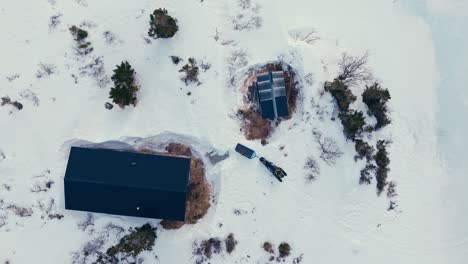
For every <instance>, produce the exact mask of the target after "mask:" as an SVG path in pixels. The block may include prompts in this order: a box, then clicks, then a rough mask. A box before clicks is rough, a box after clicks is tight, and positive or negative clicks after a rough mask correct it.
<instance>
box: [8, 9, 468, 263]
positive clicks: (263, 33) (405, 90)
mask: <svg viewBox="0 0 468 264" xmlns="http://www.w3.org/2000/svg"><path fill="white" fill-rule="evenodd" d="M462 1H463V0H450V1H441V0H427V2H422V1H421V2H418V5H415V7H411V8H409V7H407V6H406V4H402V3H400V2H401V1H391V0H387V1H383V0H378V1H376V0H362V1H339V0H295V1H289V2H287V1H286V2H285V1H278V0H276V1H266V0H261V1H258V2H257V1H253V3H255V4H258V5H259V7H258V8H254V7H250V8H246V9H242V8H241V7H240V6H239V4H238V1H236V0H230V1H227V0H217V1H215V0H204V1H202V2H200V1H197V0H178V1H169V0H162V1H158V2H154V1H143V0H139V1H129V0H123V1H119V2H118V3H116V1H110V0H101V1H88V0H48V1H45V0H42V1H26V0H17V1H1V2H0V29H1V30H0V32H1V35H2V41H1V42H0V57H1V58H2V62H1V63H0V75H1V76H0V97H2V96H9V97H10V98H11V99H12V100H18V101H20V102H21V103H22V104H23V106H24V108H23V109H22V110H20V111H18V110H15V109H14V108H13V107H11V106H3V107H0V124H1V129H0V151H1V152H0V208H1V210H0V226H1V227H0V261H3V262H5V261H10V263H13V264H16V263H71V262H72V253H73V252H76V251H79V250H80V249H81V247H82V246H83V244H84V243H85V242H86V241H89V240H90V239H92V238H94V237H96V236H97V234H100V232H101V231H102V229H103V227H104V226H105V225H107V224H108V223H114V224H116V225H119V226H122V227H124V228H128V227H132V226H139V225H142V224H143V223H146V222H150V223H152V224H154V225H157V224H158V222H159V221H157V220H149V219H138V218H131V217H120V216H110V215H103V214H94V217H95V223H94V226H93V227H90V228H87V229H86V230H85V231H82V230H80V229H79V228H78V223H80V222H81V221H83V220H84V219H86V217H87V214H86V213H83V212H74V211H65V210H64V201H63V176H64V171H65V166H66V162H67V160H66V157H67V155H68V148H69V145H70V142H71V141H73V140H87V141H91V142H103V141H108V140H119V139H124V138H127V137H151V136H155V135H159V134H161V133H163V132H172V133H177V134H181V135H187V136H189V137H190V138H192V139H194V140H195V141H197V142H203V144H201V146H205V145H206V146H208V145H209V146H213V147H214V148H216V149H218V150H220V151H230V152H231V153H230V157H229V158H228V159H226V160H224V161H223V162H220V163H218V164H216V165H214V166H213V167H212V168H210V173H209V174H208V177H209V180H210V181H212V182H215V183H216V184H215V186H214V187H215V192H216V193H217V196H216V199H215V201H214V203H213V205H212V207H211V209H210V211H209V213H208V215H207V216H205V218H203V219H202V220H201V221H200V222H199V223H198V224H196V225H193V226H184V227H183V228H181V229H179V230H176V231H166V230H162V229H160V230H159V231H158V238H157V240H156V244H155V246H154V248H153V251H152V252H145V253H143V254H142V256H141V257H142V258H143V259H144V263H193V262H194V258H193V256H192V245H193V242H194V241H197V240H200V239H206V238H209V237H213V236H220V237H224V236H226V235H227V234H228V233H230V232H232V233H234V235H235V237H236V239H237V240H238V241H239V244H238V246H237V248H236V249H235V251H234V252H233V253H232V254H229V255H228V254H224V255H219V256H214V258H213V260H212V263H268V257H269V256H268V254H267V253H266V252H264V251H263V249H262V248H261V245H262V244H263V242H264V241H271V242H273V243H275V244H276V245H277V244H279V243H280V242H283V241H286V242H288V243H290V244H291V247H292V251H291V254H292V255H291V256H290V257H289V258H287V259H286V262H288V263H291V262H292V261H293V258H294V257H298V256H300V255H301V254H303V263H343V262H347V263H450V264H452V263H454V264H455V263H467V262H468V227H466V222H468V217H467V214H466V211H467V209H468V203H467V201H466V199H465V198H464V196H463V195H464V192H463V190H464V188H463V187H464V184H465V183H467V180H466V179H465V178H464V176H465V175H466V172H467V171H468V170H467V167H466V165H465V164H464V163H463V162H459V161H460V160H461V161H463V160H465V151H464V149H463V148H462V147H461V146H467V142H466V140H465V139H464V138H463V134H464V132H463V131H465V132H466V131H467V126H466V122H465V121H467V120H466V116H467V114H468V108H467V100H468V99H467V98H468V97H467V96H468V94H467V91H466V85H465V83H466V78H465V79H462V78H464V77H466V70H467V68H466V63H463V62H462V60H461V59H460V60H458V65H459V66H458V67H456V68H455V67H454V66H453V67H454V68H455V69H453V70H454V71H455V70H456V71H457V73H456V74H454V75H451V74H449V71H451V69H452V68H450V67H448V65H450V61H448V60H445V58H449V57H450V58H454V60H455V58H456V57H457V56H456V55H459V57H460V58H466V54H467V51H466V45H467V44H468V40H467V39H466V37H465V38H463V37H461V35H462V34H461V33H460V32H463V31H462V30H464V29H465V28H466V26H465V27H464V26H463V25H467V24H466V22H467V20H466V17H467V15H468V13H467V11H466V9H464V8H463V7H466V4H465V3H463V2H462ZM159 7H163V8H166V9H168V10H169V13H170V14H172V15H174V16H175V17H176V18H177V19H178V21H179V27H180V30H179V32H178V33H177V34H176V35H175V36H174V37H173V38H171V39H166V40H163V39H158V40H151V43H148V42H147V40H145V38H147V30H148V27H149V25H148V20H149V14H150V13H151V12H152V11H153V10H154V9H156V8H159ZM426 8H427V10H426ZM426 11H427V12H428V13H425V12H426ZM423 13H424V14H423ZM238 14H244V15H245V16H247V17H255V16H259V17H261V18H262V23H261V26H260V27H259V28H252V29H250V30H242V31H238V30H234V29H233V25H232V17H234V16H236V15H238ZM52 16H57V18H56V21H60V23H58V24H57V25H56V26H55V27H54V26H50V17H52ZM434 21H441V22H440V23H436V22H434ZM82 23H84V26H83V27H84V28H85V29H86V30H88V31H89V33H90V35H89V39H90V41H91V43H92V46H93V48H94V51H93V52H92V53H91V54H90V55H88V56H86V57H80V56H77V55H75V54H74V50H73V47H74V41H73V39H72V37H71V35H70V32H69V30H68V27H70V26H71V25H80V24H82ZM460 25H461V26H460ZM311 28H314V29H315V30H316V31H317V35H318V36H319V37H320V40H317V41H314V42H312V43H306V42H302V41H296V40H295V39H294V38H292V37H291V34H290V33H291V32H294V31H297V30H300V31H303V30H309V29H311ZM449 28H451V29H455V30H453V31H448V29H449ZM445 29H447V31H445ZM433 30H434V32H433ZM456 30H459V31H456ZM106 31H109V32H111V33H112V34H109V33H107V34H105V32H106ZM216 32H218V34H217V33H216ZM442 32H453V34H450V33H445V34H443V33H442ZM106 36H107V40H106ZM109 36H113V41H110V38H109ZM215 36H218V37H219V38H215ZM434 36H435V37H434ZM451 36H455V37H453V41H444V40H443V39H447V38H449V37H451ZM216 39H217V40H216ZM455 42H456V43H464V46H463V45H455V44H452V45H454V46H451V45H450V43H455ZM223 44H224V45H223ZM451 47H454V48H451ZM445 49H452V50H453V49H460V52H459V53H456V55H454V53H452V52H448V51H445ZM366 50H369V51H370V61H369V66H370V67H371V68H372V70H373V72H374V75H375V76H376V77H377V78H378V79H379V80H381V81H382V82H383V84H384V86H385V87H387V88H389V90H390V93H391V95H392V99H391V100H390V108H391V112H392V113H391V118H392V124H391V125H390V126H388V127H386V128H384V129H382V130H381V131H379V132H378V133H376V134H375V135H374V136H373V138H371V139H370V140H371V141H373V142H375V141H376V140H377V139H391V140H392V142H393V143H392V144H391V145H390V148H389V151H390V160H391V164H390V168H391V171H390V173H389V180H394V181H396V182H397V184H398V186H397V191H398V194H399V196H398V197H397V201H398V204H399V207H398V210H395V211H387V207H388V203H389V200H388V199H387V197H386V196H385V195H382V196H380V197H377V195H376V191H375V186H374V184H373V185H359V184H358V181H359V171H360V169H362V167H363V166H364V163H363V162H357V163H356V162H354V160H353V156H354V145H353V144H352V143H351V142H347V141H346V140H345V138H344V136H343V133H342V131H341V130H342V128H341V124H339V122H337V121H332V120H330V118H331V117H332V116H333V115H336V113H335V112H334V111H333V101H332V98H331V97H330V96H329V95H328V94H325V95H324V96H322V97H321V96H320V95H319V91H320V90H321V88H322V87H323V83H324V82H325V81H327V80H331V79H333V78H334V77H335V76H336V73H337V68H338V66H337V62H338V59H339V57H340V54H341V53H342V52H345V51H346V52H349V53H351V54H361V53H363V52H364V51H366ZM233 52H237V54H244V53H245V54H246V57H245V61H242V60H236V61H234V62H233V61H232V54H233ZM171 55H177V56H179V57H182V58H183V59H184V60H185V61H186V60H187V59H188V58H189V57H194V58H195V59H197V61H199V62H202V61H203V62H206V63H210V64H211V68H210V69H208V70H207V71H206V72H201V74H200V81H201V82H202V84H201V85H200V86H185V84H184V83H183V82H182V81H181V80H180V79H179V76H180V73H179V72H178V70H179V69H180V67H181V65H180V64H179V65H178V66H177V65H174V64H173V63H172V62H171V60H170V58H169V56H171ZM98 56H101V57H102V61H103V63H104V66H105V74H102V75H100V76H98V79H99V80H101V82H100V83H98V82H97V79H96V78H92V77H89V76H86V74H85V75H80V67H83V66H85V65H86V64H88V63H90V62H91V60H92V59H93V57H98ZM278 58H281V59H282V60H284V61H286V62H287V63H289V64H290V65H292V66H293V67H295V69H296V70H297V71H298V73H299V79H302V78H304V77H305V76H306V75H307V74H309V73H311V74H312V77H313V78H312V83H308V82H305V81H302V82H301V100H300V103H299V106H298V109H297V112H296V113H295V115H294V116H293V118H292V119H290V120H288V121H285V122H282V123H281V124H280V126H279V127H278V128H277V129H276V130H275V132H274V133H273V135H272V136H271V138H270V139H269V144H267V145H266V146H262V145H261V144H260V142H259V141H252V142H247V141H246V140H245V139H244V136H243V134H242V133H241V132H240V131H239V121H238V120H237V119H236V118H235V113H236V110H237V109H238V107H239V106H240V105H241V104H242V96H241V94H240V91H239V89H240V83H237V85H236V86H234V87H233V86H231V85H229V79H230V77H231V76H234V77H236V79H235V80H237V81H239V82H240V81H242V73H244V72H245V70H246V69H247V68H248V67H250V66H251V65H255V64H261V63H264V62H266V61H272V60H276V59H278ZM123 60H128V61H129V62H130V64H132V66H133V67H134V68H135V71H136V72H137V79H138V83H139V85H140V91H139V94H138V98H139V101H138V104H137V106H136V107H127V108H126V109H125V110H122V109H120V108H118V107H117V106H116V107H114V109H112V110H111V111H109V110H106V109H105V108H104V103H105V102H107V101H109V99H108V93H109V89H110V87H111V84H110V83H107V84H106V82H105V81H106V80H107V79H106V77H107V78H108V77H110V75H111V74H112V69H113V68H114V67H115V65H116V64H118V63H120V62H121V61H123ZM465 61H466V60H465ZM234 64H235V65H237V66H236V67H234V68H233V67H231V66H232V65H234ZM41 65H45V66H47V65H49V67H48V68H51V69H52V70H53V73H52V74H50V75H48V74H47V73H44V72H41V71H43V70H41V69H43V67H42V66H41ZM41 67H42V68H41ZM460 69H464V73H463V74H462V73H458V71H460V72H461V70H460ZM41 75H42V77H40V76H41ZM444 85H447V86H450V87H454V86H457V87H458V88H452V89H451V90H450V91H452V92H451V93H445V92H444V91H445V89H444ZM189 91H190V92H191V95H187V92H189ZM353 92H355V94H356V95H359V94H360V93H361V92H362V87H357V88H355V89H354V90H353ZM446 94H451V96H447V95H446ZM452 102H453V103H452ZM317 105H318V106H317ZM317 107H321V108H322V110H323V112H324V114H323V117H324V118H323V119H321V118H320V115H319V114H317ZM353 107H354V108H362V107H363V106H362V103H361V101H360V100H357V101H356V103H355V104H354V105H353ZM454 120H458V122H456V121H454ZM460 124H464V125H460ZM314 129H315V130H318V131H321V132H322V133H323V134H324V135H326V136H328V137H331V138H333V139H334V140H335V141H336V142H337V143H338V145H339V147H340V148H341V150H342V151H343V152H344V155H343V156H342V157H341V158H340V159H339V160H338V161H337V162H336V164H335V165H333V166H328V165H326V164H325V163H324V162H322V161H321V160H320V159H318V156H319V153H318V150H317V147H318V146H317V143H316V142H315V141H314V139H313V136H312V131H313V130H314ZM237 142H241V143H244V144H246V145H248V146H250V147H252V148H254V149H256V150H257V151H258V152H259V153H260V154H261V155H264V156H265V157H267V158H269V159H270V160H272V161H274V162H275V163H277V164H279V165H281V166H282V167H283V168H284V169H285V170H286V171H287V172H288V177H287V178H286V179H285V182H284V183H283V184H279V183H278V182H276V180H274V179H273V178H271V177H270V176H269V175H268V173H266V171H265V169H264V167H262V166H261V164H260V163H259V162H258V161H250V160H246V159H245V158H243V157H241V156H239V155H238V154H237V153H235V152H234V151H233V147H234V146H235V144H236V143H237ZM281 146H284V149H283V150H280V147H281ZM202 148H203V147H202ZM1 153H3V155H2V154H1ZM451 153H456V155H455V154H451ZM286 154H287V155H286ZM310 156H314V157H315V158H316V159H317V160H318V161H319V165H320V167H321V174H320V176H319V177H318V178H317V180H316V181H314V182H312V183H306V181H305V179H304V177H305V173H306V172H305V171H304V169H303V166H304V163H305V161H306V159H307V158H308V157H310ZM49 180H51V181H53V182H54V183H53V184H52V187H51V189H50V190H49V191H48V192H39V193H37V192H31V188H34V186H35V184H36V183H43V182H44V181H49ZM51 199H54V201H55V204H53V205H52V206H51V208H50V212H51V213H59V214H63V215H64V218H63V219H61V220H58V219H53V220H49V219H48V218H47V217H46V216H47V214H48V213H49V212H46V211H47V208H45V209H44V207H43V206H42V207H41V206H40V204H45V205H48V204H49V203H50V201H51ZM11 205H16V206H20V207H24V208H32V212H31V216H26V217H20V216H18V215H15V214H14V212H13V210H12V209H8V207H9V206H11ZM46 207H47V206H46ZM10 208H11V207H10ZM235 210H237V212H241V213H240V214H239V213H238V214H235V213H234V211H235ZM220 224H222V225H220ZM93 230H94V231H93ZM113 242H115V241H113V240H112V239H111V241H108V242H107V243H110V244H112V243H113ZM155 255H157V258H156V257H155Z"/></svg>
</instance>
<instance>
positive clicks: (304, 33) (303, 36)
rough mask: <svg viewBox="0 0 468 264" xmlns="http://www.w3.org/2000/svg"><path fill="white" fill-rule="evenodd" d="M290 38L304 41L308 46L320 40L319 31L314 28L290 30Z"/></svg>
mask: <svg viewBox="0 0 468 264" xmlns="http://www.w3.org/2000/svg"><path fill="white" fill-rule="evenodd" d="M288 33H289V36H290V37H291V38H292V39H293V40H294V41H295V42H298V41H302V42H305V43H307V44H312V43H314V42H315V41H317V40H319V39H320V37H319V36H318V34H317V31H316V30H315V29H313V28H300V29H293V30H290V31H289V32H288Z"/></svg>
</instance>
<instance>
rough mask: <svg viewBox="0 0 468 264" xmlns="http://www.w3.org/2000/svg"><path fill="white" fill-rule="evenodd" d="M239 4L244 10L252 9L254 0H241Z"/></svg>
mask: <svg viewBox="0 0 468 264" xmlns="http://www.w3.org/2000/svg"><path fill="white" fill-rule="evenodd" d="M237 4H238V5H239V6H240V7H241V8H242V9H250V8H251V7H252V0H239V1H238V2H237Z"/></svg>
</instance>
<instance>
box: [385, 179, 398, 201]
mask: <svg viewBox="0 0 468 264" xmlns="http://www.w3.org/2000/svg"><path fill="white" fill-rule="evenodd" d="M396 186H397V185H396V183H395V182H394V181H391V182H389V183H388V189H387V197H388V198H395V197H397V196H398V194H397V191H396Z"/></svg>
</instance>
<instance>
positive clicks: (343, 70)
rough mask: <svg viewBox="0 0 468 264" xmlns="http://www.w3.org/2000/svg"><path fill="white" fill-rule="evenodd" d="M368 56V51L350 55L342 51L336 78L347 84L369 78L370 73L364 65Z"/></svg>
mask: <svg viewBox="0 0 468 264" xmlns="http://www.w3.org/2000/svg"><path fill="white" fill-rule="evenodd" d="M368 57H369V52H368V51H366V52H365V53H364V54H362V55H361V56H351V55H349V54H347V53H343V54H342V55H341V59H340V61H339V62H338V65H339V67H340V70H339V75H338V80H340V81H342V82H343V83H345V84H346V85H348V86H353V85H356V84H357V83H358V82H360V81H368V80H371V79H372V73H371V72H370V70H369V69H368V68H367V67H366V64H367V59H368Z"/></svg>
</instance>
